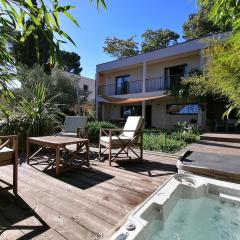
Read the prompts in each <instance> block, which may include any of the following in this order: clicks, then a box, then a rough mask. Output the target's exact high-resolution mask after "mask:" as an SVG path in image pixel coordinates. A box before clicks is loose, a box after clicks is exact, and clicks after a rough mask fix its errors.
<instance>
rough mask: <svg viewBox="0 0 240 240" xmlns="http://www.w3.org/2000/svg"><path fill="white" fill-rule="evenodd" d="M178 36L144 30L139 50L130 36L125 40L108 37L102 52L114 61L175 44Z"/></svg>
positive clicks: (167, 30)
mask: <svg viewBox="0 0 240 240" xmlns="http://www.w3.org/2000/svg"><path fill="white" fill-rule="evenodd" d="M179 37H180V36H179V35H178V34H177V33H175V32H173V31H171V30H169V29H158V30H155V31H154V30H150V29H148V30H146V32H144V33H143V34H142V38H143V42H142V43H141V49H139V47H138V43H137V42H136V41H135V40H134V38H135V36H132V37H130V38H128V39H126V40H124V39H119V38H117V37H108V38H107V39H106V40H105V42H104V47H103V51H104V52H105V53H107V54H109V55H111V56H112V57H114V58H116V59H121V58H126V57H131V56H135V55H137V54H139V53H145V52H150V51H154V50H157V49H160V48H164V47H168V46H170V45H173V44H177V39H178V38H179Z"/></svg>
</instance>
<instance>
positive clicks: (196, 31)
mask: <svg viewBox="0 0 240 240" xmlns="http://www.w3.org/2000/svg"><path fill="white" fill-rule="evenodd" d="M212 7H213V1H212V0H211V1H208V3H206V4H204V5H201V6H200V9H199V11H198V12H197V13H194V14H190V15H189V17H188V21H187V22H185V23H184V24H183V34H184V38H185V39H187V40H191V39H195V38H200V37H203V36H206V35H210V34H215V33H219V32H226V31H229V30H230V26H229V24H227V25H223V24H221V25H218V24H216V23H215V22H214V21H213V20H212V19H209V18H208V13H209V12H210V11H211V8H212Z"/></svg>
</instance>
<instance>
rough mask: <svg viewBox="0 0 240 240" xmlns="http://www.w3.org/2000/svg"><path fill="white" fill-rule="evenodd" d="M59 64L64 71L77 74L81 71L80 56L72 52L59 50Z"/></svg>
mask: <svg viewBox="0 0 240 240" xmlns="http://www.w3.org/2000/svg"><path fill="white" fill-rule="evenodd" d="M60 57H61V63H60V64H61V66H63V69H64V71H66V72H70V73H74V74H77V75H79V74H80V73H81V71H82V68H81V63H80V59H81V57H80V56H79V55H78V54H77V53H74V52H66V51H60Z"/></svg>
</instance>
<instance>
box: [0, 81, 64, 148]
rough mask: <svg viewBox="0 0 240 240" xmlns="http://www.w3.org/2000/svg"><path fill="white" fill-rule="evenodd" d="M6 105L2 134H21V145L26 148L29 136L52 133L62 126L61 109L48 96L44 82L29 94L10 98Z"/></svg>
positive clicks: (0, 127)
mask: <svg viewBox="0 0 240 240" xmlns="http://www.w3.org/2000/svg"><path fill="white" fill-rule="evenodd" d="M8 100H9V101H8V103H7V104H6V105H5V109H7V110H5V111H3V108H2V109H1V112H2V114H4V116H5V117H4V120H3V121H1V123H0V134H1V135H8V134H16V135H18V136H19V147H20V150H22V152H24V151H25V149H26V139H27V137H33V136H43V135H51V134H53V133H54V130H55V128H56V127H59V126H60V121H59V116H60V115H61V113H60V110H59V109H58V106H57V105H56V104H53V103H52V100H51V99H50V100H49V99H48V98H47V94H46V88H45V86H44V84H43V83H39V84H37V85H36V86H35V87H34V89H32V92H31V94H30V93H29V95H28V96H23V95H20V96H18V98H17V99H15V98H12V99H8Z"/></svg>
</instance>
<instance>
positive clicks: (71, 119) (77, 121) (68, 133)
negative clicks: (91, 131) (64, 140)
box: [56, 116, 88, 138]
mask: <svg viewBox="0 0 240 240" xmlns="http://www.w3.org/2000/svg"><path fill="white" fill-rule="evenodd" d="M87 120H88V119H87V117H86V116H66V117H65V121H64V126H63V130H62V132H59V133H57V134H56V135H57V136H64V137H81V138H88V130H87Z"/></svg>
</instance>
